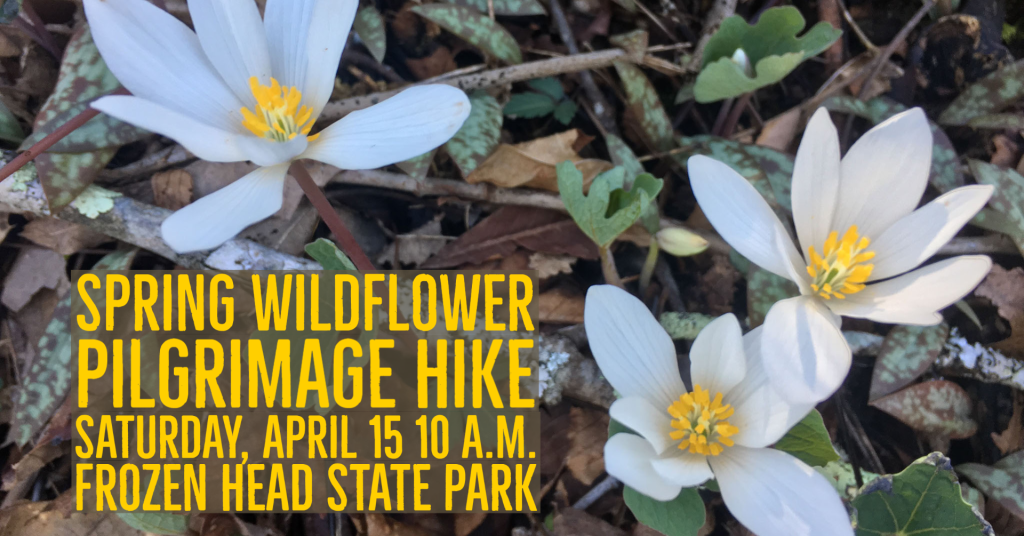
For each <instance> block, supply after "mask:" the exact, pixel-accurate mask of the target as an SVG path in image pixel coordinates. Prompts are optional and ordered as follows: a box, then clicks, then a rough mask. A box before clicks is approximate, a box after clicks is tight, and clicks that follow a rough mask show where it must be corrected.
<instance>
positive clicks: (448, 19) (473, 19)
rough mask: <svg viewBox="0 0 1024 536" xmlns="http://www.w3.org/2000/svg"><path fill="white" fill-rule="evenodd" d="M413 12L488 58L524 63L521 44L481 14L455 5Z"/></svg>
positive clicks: (433, 6) (426, 8)
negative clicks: (477, 49)
mask: <svg viewBox="0 0 1024 536" xmlns="http://www.w3.org/2000/svg"><path fill="white" fill-rule="evenodd" d="M412 10H413V12H415V13H417V14H419V15H420V16H422V17H425V18H427V19H430V20H431V21H433V22H434V23H435V24H437V25H438V26H440V27H442V28H444V29H445V30H448V31H449V32H451V33H453V34H455V35H457V36H459V37H461V38H463V39H465V40H466V41H467V42H468V43H469V44H471V45H473V46H475V47H477V48H479V49H480V50H482V51H483V52H484V53H485V54H487V55H490V56H493V57H495V58H498V59H499V60H502V61H504V62H505V63H522V62H523V55H522V52H520V51H519V44H518V43H516V39H515V38H514V37H512V34H510V33H508V30H506V29H505V28H503V27H502V26H501V25H500V24H498V23H496V22H494V21H493V20H491V19H490V18H488V17H487V16H485V15H482V14H481V13H480V12H479V11H476V10H474V9H472V8H468V7H463V6H458V5H454V4H428V5H422V6H414V7H413V8H412Z"/></svg>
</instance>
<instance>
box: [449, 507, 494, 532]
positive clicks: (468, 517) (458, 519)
mask: <svg viewBox="0 0 1024 536" xmlns="http://www.w3.org/2000/svg"><path fill="white" fill-rule="evenodd" d="M485 519H487V512H470V513H468V514H455V536H469V534H470V533H471V532H473V531H474V530H476V528H477V527H479V526H480V524H481V523H483V522H484V520H485Z"/></svg>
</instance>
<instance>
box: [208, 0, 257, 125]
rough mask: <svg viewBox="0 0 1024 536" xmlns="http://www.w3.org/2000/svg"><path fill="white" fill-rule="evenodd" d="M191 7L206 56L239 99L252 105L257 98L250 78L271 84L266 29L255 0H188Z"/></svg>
mask: <svg viewBox="0 0 1024 536" xmlns="http://www.w3.org/2000/svg"><path fill="white" fill-rule="evenodd" d="M188 11H189V14H191V15H192V25H193V26H195V28H196V34H197V35H198V36H199V42H200V43H201V44H202V46H203V51H204V52H206V57H207V58H209V59H210V62H211V63H213V66H214V67H216V68H217V72H219V73H220V76H221V78H223V79H224V82H225V83H226V84H227V85H228V87H230V88H231V90H232V91H234V92H235V96H237V97H238V100H240V101H241V102H243V103H245V104H246V105H247V106H252V105H253V104H254V103H255V102H256V100H255V98H254V97H253V94H252V90H251V89H250V88H249V78H251V77H253V76H255V77H256V78H257V79H259V81H260V82H261V83H262V84H264V85H270V52H269V51H268V50H267V33H266V31H265V30H264V29H263V19H262V18H260V10H259V8H257V7H256V2H253V0H189V2H188Z"/></svg>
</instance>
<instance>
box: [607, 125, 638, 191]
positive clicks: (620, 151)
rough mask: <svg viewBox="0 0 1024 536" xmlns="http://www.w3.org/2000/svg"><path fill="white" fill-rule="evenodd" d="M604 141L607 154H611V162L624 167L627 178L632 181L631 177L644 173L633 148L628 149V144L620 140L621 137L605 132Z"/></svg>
mask: <svg viewBox="0 0 1024 536" xmlns="http://www.w3.org/2000/svg"><path fill="white" fill-rule="evenodd" d="M604 141H605V143H606V144H607V145H608V154H609V156H611V159H612V163H613V164H615V165H616V166H622V167H624V168H626V178H627V179H629V180H630V181H632V180H633V177H636V176H637V175H640V174H641V173H644V165H643V164H641V163H640V160H639V159H637V157H636V153H634V152H633V149H630V148H629V145H626V142H624V141H622V138H620V137H618V136H616V135H615V134H605V137H604Z"/></svg>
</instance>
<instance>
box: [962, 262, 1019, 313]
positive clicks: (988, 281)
mask: <svg viewBox="0 0 1024 536" xmlns="http://www.w3.org/2000/svg"><path fill="white" fill-rule="evenodd" d="M974 293H975V294H977V295H978V296H981V297H982V298H988V299H989V300H991V301H992V304H993V305H995V306H996V307H998V308H999V316H1001V317H1003V318H1005V319H1007V320H1013V319H1014V318H1016V317H1017V316H1018V315H1021V314H1024V269H1022V268H1020V267H1019V266H1018V267H1016V268H1014V269H1012V270H1007V269H1006V268H1003V267H1002V266H999V265H998V264H993V265H992V271H990V272H989V273H988V276H986V277H985V280H984V281H982V282H981V284H980V285H978V288H976V289H974Z"/></svg>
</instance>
